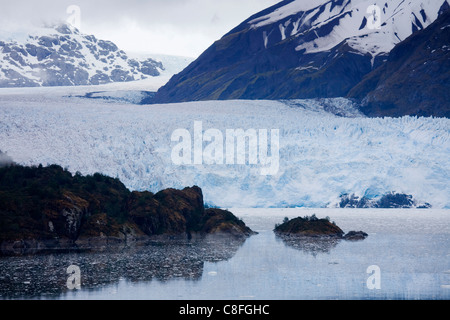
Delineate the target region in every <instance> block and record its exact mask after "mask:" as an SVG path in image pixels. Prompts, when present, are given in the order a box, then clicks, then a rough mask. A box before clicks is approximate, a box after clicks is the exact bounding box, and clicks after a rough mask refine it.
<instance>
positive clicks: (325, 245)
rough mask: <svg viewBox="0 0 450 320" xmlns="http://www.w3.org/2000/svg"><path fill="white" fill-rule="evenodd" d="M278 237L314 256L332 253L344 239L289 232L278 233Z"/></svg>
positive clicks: (288, 244)
mask: <svg viewBox="0 0 450 320" xmlns="http://www.w3.org/2000/svg"><path fill="white" fill-rule="evenodd" d="M276 238H277V240H279V241H282V242H283V243H284V244H285V245H286V246H288V247H290V248H294V249H297V250H300V251H302V252H304V253H307V254H311V255H313V256H317V255H318V254H321V253H330V251H331V250H333V249H334V248H336V246H337V245H338V244H339V243H340V242H341V241H342V239H340V238H336V237H308V236H298V235H288V234H277V235H276Z"/></svg>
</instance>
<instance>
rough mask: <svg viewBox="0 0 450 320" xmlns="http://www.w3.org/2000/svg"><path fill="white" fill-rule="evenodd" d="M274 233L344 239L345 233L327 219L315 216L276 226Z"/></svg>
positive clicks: (288, 221) (299, 218)
mask: <svg viewBox="0 0 450 320" xmlns="http://www.w3.org/2000/svg"><path fill="white" fill-rule="evenodd" d="M274 231H275V233H278V234H286V235H298V236H310V237H318V236H325V237H336V238H342V237H343V236H344V231H342V230H341V228H339V227H338V226H337V225H335V224H333V223H331V222H330V221H329V220H327V219H318V218H316V217H315V216H312V217H304V218H301V217H298V218H295V219H291V220H287V221H286V222H284V223H283V224H281V225H278V226H276V228H275V230H274Z"/></svg>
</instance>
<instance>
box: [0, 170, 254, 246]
mask: <svg viewBox="0 0 450 320" xmlns="http://www.w3.org/2000/svg"><path fill="white" fill-rule="evenodd" d="M252 234H255V233H254V232H253V231H252V230H251V229H250V228H248V227H247V226H246V225H245V224H244V222H242V221H241V220H239V219H238V218H236V217H235V216H234V215H233V214H232V213H231V212H228V211H226V210H221V209H205V207H204V202H203V194H202V190H201V189H200V188H199V187H197V186H194V187H189V188H185V189H183V190H176V189H166V190H162V191H160V192H158V193H156V194H153V193H151V192H146V191H145V192H137V191H134V192H131V191H130V190H128V189H127V188H126V187H125V185H124V184H123V183H122V182H120V180H119V179H117V178H111V177H108V176H105V175H102V174H99V173H96V174H94V175H88V176H83V175H81V174H80V173H76V174H75V175H72V174H71V173H70V172H69V171H68V170H66V169H63V168H62V167H60V166H57V165H50V166H47V167H43V166H42V165H40V166H38V167H26V166H21V165H17V164H9V165H6V166H3V167H1V166H0V255H10V254H21V253H31V254H33V253H38V252H46V251H53V250H67V249H80V248H84V249H92V248H96V247H105V246H106V247H108V246H114V245H116V244H120V245H127V246H128V245H133V244H137V243H144V244H145V242H146V241H149V240H152V239H175V238H176V239H191V238H193V237H195V238H199V237H207V236H211V235H217V236H219V235H220V236H226V237H232V238H234V239H236V238H239V239H245V238H247V237H249V236H251V235H252Z"/></svg>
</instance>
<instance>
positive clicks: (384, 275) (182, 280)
mask: <svg viewBox="0 0 450 320" xmlns="http://www.w3.org/2000/svg"><path fill="white" fill-rule="evenodd" d="M231 211H232V212H233V213H235V214H236V215H237V216H238V217H240V218H242V219H243V220H244V221H245V222H246V224H247V225H248V226H249V227H251V228H252V229H253V230H255V231H258V232H259V234H258V235H256V236H253V237H251V238H249V239H247V240H246V241H245V242H237V241H235V242H233V241H224V240H215V241H212V240H211V241H193V242H184V241H183V242H172V243H165V244H161V243H155V244H153V245H151V246H148V247H140V248H133V249H117V250H114V251H109V252H98V253H77V254H75V253H74V254H52V255H41V256H35V257H10V258H2V259H0V297H1V298H6V299H23V298H25V299H30V298H31V299H169V300H173V299H227V300H228V299H258V300H266V299H269V300H277V299H449V298H450V210H380V209H378V210H368V209H361V210H359V209H350V210H349V209H345V210H342V209H314V210H312V209H232V210H231ZM313 213H315V214H316V215H317V216H318V217H319V218H322V217H326V216H329V217H330V218H331V220H334V221H335V222H336V223H337V225H338V226H340V227H341V228H342V229H343V230H344V231H345V232H348V231H351V230H355V231H359V230H363V231H365V232H367V233H368V234H369V237H368V238H367V239H366V240H364V241H360V242H347V241H338V242H324V241H315V242H304V241H303V242H297V243H285V242H283V241H282V240H281V239H279V238H277V237H276V236H275V235H274V233H273V232H272V229H273V228H274V225H275V223H280V222H281V221H282V220H283V218H284V217H285V216H287V217H289V218H294V217H297V216H305V215H311V214H313ZM70 265H77V266H79V267H80V270H81V289H80V290H73V291H71V290H69V289H67V287H66V281H67V278H68V274H67V273H66V269H67V267H68V266H70ZM374 265H375V266H378V267H379V270H380V278H379V280H380V282H379V283H380V287H381V288H380V289H375V290H370V289H369V288H368V287H367V280H368V278H369V277H370V276H371V274H368V273H367V269H368V267H369V266H374Z"/></svg>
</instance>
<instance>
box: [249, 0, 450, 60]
mask: <svg viewBox="0 0 450 320" xmlns="http://www.w3.org/2000/svg"><path fill="white" fill-rule="evenodd" d="M444 3H445V0H442V1H439V0H414V1H412V0H410V1H405V0H390V1H386V0H382V1H380V0H331V1H330V0H328V1H325V0H316V1H302V0H294V1H291V2H288V3H287V4H285V5H284V6H281V7H279V8H278V9H276V10H274V11H272V12H270V13H268V14H266V15H263V16H261V17H257V18H255V19H253V20H250V21H249V22H248V24H249V25H250V27H251V28H253V29H257V28H262V27H268V26H270V25H273V26H274V27H273V28H274V30H276V29H279V30H278V33H280V32H281V39H282V41H283V40H285V39H286V33H289V34H290V36H292V37H296V38H298V39H299V45H298V46H297V48H296V50H297V51H302V50H303V51H304V52H305V53H317V52H324V51H328V50H331V49H332V48H334V47H336V46H337V45H338V44H340V43H341V42H342V41H346V42H347V43H348V44H349V45H350V47H351V48H353V49H354V50H356V51H358V52H360V53H362V54H367V53H369V54H371V55H373V56H376V55H379V54H382V53H389V52H390V51H391V50H392V48H393V47H394V46H395V45H396V44H397V43H399V42H401V41H403V40H405V39H406V38H407V37H409V36H410V35H411V34H412V33H413V32H415V31H417V30H422V29H424V28H426V27H427V26H428V25H430V24H431V23H432V22H433V21H435V20H436V18H437V17H438V13H439V9H440V8H441V7H442V5H443V4H444ZM373 5H375V6H377V7H378V8H379V9H380V12H379V13H374V12H373V10H368V9H369V8H370V7H371V6H373ZM378 15H379V16H378ZM372 19H381V21H380V28H379V29H378V28H372V29H371V28H369V27H368V24H369V22H371V21H374V20H372ZM266 33H267V34H268V32H267V31H266ZM275 38H277V39H278V38H279V35H278V36H277V37H275ZM269 39H270V37H269V38H266V39H265V40H264V41H266V42H268V40H269Z"/></svg>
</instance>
